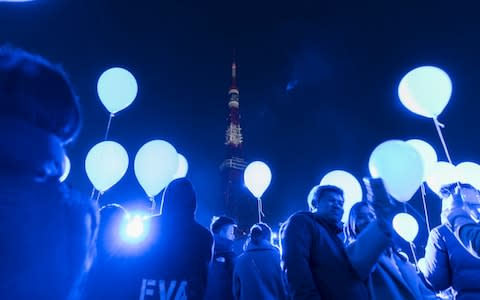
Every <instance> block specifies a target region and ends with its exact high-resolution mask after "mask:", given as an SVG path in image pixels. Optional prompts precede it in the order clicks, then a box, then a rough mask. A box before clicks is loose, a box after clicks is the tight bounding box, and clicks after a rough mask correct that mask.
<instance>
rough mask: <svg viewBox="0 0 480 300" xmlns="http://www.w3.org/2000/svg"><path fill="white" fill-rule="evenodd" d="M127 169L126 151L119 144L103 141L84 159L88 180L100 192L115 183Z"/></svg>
mask: <svg viewBox="0 0 480 300" xmlns="http://www.w3.org/2000/svg"><path fill="white" fill-rule="evenodd" d="M127 168H128V154H127V151H125V149H124V148H123V147H122V145H120V144H119V143H116V142H113V141H104V142H100V143H98V144H96V145H95V146H93V147H92V149H90V151H89V152H88V154H87V157H86V159H85V170H86V172H87V176H88V179H90V181H91V182H92V184H93V186H94V187H95V188H96V189H97V190H99V191H100V192H102V193H103V192H105V191H106V190H108V189H109V188H111V187H112V186H113V185H114V184H115V183H117V182H118V181H119V180H120V179H121V178H122V177H123V175H125V172H127Z"/></svg>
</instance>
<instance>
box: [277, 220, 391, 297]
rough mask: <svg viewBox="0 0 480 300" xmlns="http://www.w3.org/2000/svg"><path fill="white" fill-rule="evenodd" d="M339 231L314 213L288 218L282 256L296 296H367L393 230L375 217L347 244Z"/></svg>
mask: <svg viewBox="0 0 480 300" xmlns="http://www.w3.org/2000/svg"><path fill="white" fill-rule="evenodd" d="M339 232H341V229H339V228H338V227H336V226H332V225H330V224H328V223H326V222H325V221H324V220H322V219H321V218H320V217H318V216H316V215H315V214H313V213H308V212H302V213H296V214H294V215H293V216H291V217H290V219H289V220H288V221H287V224H286V227H285V229H284V236H283V238H282V250H283V257H282V259H283V263H284V269H285V272H286V276H287V280H288V284H289V287H288V288H289V291H290V293H291V294H292V296H293V299H296V300H297V299H302V300H303V299H308V300H319V299H323V300H325V299H327V300H330V299H332V300H333V299H335V300H350V299H355V300H364V299H368V290H367V286H366V284H365V281H366V279H367V278H368V276H369V274H370V272H371V271H372V268H373V267H374V265H375V264H376V262H377V261H378V258H379V257H380V255H381V254H382V253H383V251H384V250H385V249H386V248H387V246H388V245H389V244H390V243H391V234H389V232H388V231H384V230H383V229H382V228H380V227H379V225H378V223H377V222H375V221H374V222H372V223H371V224H370V225H368V227H367V228H366V229H365V230H364V232H362V234H361V235H360V236H359V237H358V239H357V240H356V241H355V242H353V243H352V244H350V245H349V246H348V247H346V248H345V247H344V245H343V243H342V241H341V240H340V239H339V238H338V237H337V234H338V233H339Z"/></svg>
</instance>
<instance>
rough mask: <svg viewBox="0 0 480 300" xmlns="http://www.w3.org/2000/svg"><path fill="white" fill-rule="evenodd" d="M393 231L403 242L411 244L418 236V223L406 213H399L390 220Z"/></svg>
mask: <svg viewBox="0 0 480 300" xmlns="http://www.w3.org/2000/svg"><path fill="white" fill-rule="evenodd" d="M392 225H393V229H395V231H396V232H397V233H398V235H399V236H401V237H402V238H403V239H404V240H406V241H407V242H409V243H411V242H413V240H415V238H416V237H417V234H418V222H417V220H416V219H415V218H414V217H412V216H411V215H410V214H407V213H399V214H397V215H396V216H395V217H393V220H392Z"/></svg>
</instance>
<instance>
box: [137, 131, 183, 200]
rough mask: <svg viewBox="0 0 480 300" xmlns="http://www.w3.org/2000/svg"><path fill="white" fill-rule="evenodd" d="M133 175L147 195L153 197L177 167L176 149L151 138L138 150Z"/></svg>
mask: <svg viewBox="0 0 480 300" xmlns="http://www.w3.org/2000/svg"><path fill="white" fill-rule="evenodd" d="M134 169H135V176H136V177H137V180H138V182H139V183H140V185H141V186H142V188H143V189H144V190H145V193H147V195H148V196H149V197H155V196H156V195H157V194H158V193H160V191H161V190H162V189H163V188H164V187H166V186H167V184H168V183H169V182H170V181H172V179H173V176H174V175H175V173H176V172H177V169H178V154H177V150H175V148H174V147H173V146H172V145H170V143H168V142H166V141H163V140H153V141H150V142H148V143H146V144H145V145H143V146H142V147H141V148H140V150H138V152H137V155H136V156H135V162H134Z"/></svg>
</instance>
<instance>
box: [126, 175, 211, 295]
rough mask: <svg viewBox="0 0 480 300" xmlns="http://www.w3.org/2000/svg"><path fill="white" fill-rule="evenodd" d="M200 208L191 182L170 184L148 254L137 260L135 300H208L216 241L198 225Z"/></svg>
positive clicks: (154, 222)
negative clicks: (206, 298) (208, 287)
mask: <svg viewBox="0 0 480 300" xmlns="http://www.w3.org/2000/svg"><path fill="white" fill-rule="evenodd" d="M196 207H197V200H196V196H195V191H194V189H193V186H192V184H191V183H190V181H189V180H188V179H186V178H179V179H175V180H173V181H172V182H170V184H169V185H168V186H167V187H166V189H165V192H164V194H163V199H162V205H161V214H160V215H157V216H154V217H152V218H151V220H150V237H149V241H148V242H147V243H148V245H146V246H147V250H146V251H145V253H143V254H141V255H139V256H138V258H136V260H137V261H136V262H135V264H136V265H137V268H138V269H137V271H136V272H137V274H138V275H139V276H140V280H139V281H137V284H138V285H137V286H138V291H139V293H140V294H137V295H136V298H135V299H140V300H143V299H145V300H146V299H154V300H160V299H162V300H163V299H189V300H203V299H204V296H205V289H206V285H207V276H208V265H209V262H210V261H211V258H212V246H213V238H212V235H211V234H210V232H209V231H208V230H207V229H206V228H204V227H203V226H201V225H200V224H198V223H197V222H196V220H195V210H196ZM125 299H133V298H125Z"/></svg>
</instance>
